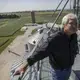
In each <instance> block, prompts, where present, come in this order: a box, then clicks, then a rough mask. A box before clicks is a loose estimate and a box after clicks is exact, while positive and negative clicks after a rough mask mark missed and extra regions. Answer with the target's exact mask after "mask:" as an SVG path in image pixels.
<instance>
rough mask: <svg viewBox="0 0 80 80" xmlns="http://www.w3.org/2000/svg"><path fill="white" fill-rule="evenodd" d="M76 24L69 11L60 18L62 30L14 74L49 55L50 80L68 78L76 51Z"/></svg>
mask: <svg viewBox="0 0 80 80" xmlns="http://www.w3.org/2000/svg"><path fill="white" fill-rule="evenodd" d="M77 26H78V20H77V16H76V15H74V14H72V13H70V14H67V15H66V16H64V17H63V19H62V30H61V31H59V32H57V33H56V34H55V35H54V37H53V38H52V40H51V41H50V42H49V44H48V46H47V47H46V48H45V49H40V50H39V51H38V52H35V54H33V55H32V56H30V57H29V58H28V59H27V61H25V62H24V63H23V65H21V67H19V68H18V69H17V70H16V71H15V74H17V72H18V73H21V72H24V70H25V69H26V68H27V67H28V66H31V65H33V64H34V63H35V62H37V61H39V60H42V59H44V58H45V57H48V56H49V62H50V65H51V67H52V70H51V73H52V80H68V79H69V76H70V73H71V67H72V65H73V63H74V59H75V56H76V54H77V53H78V44H77V34H76V31H77Z"/></svg>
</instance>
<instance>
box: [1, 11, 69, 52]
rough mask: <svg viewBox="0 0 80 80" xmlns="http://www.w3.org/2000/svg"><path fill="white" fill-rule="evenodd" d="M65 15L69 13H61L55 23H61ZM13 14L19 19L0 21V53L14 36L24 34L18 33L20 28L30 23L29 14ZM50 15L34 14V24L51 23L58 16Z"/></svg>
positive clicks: (48, 13) (50, 13) (46, 13)
mask: <svg viewBox="0 0 80 80" xmlns="http://www.w3.org/2000/svg"><path fill="white" fill-rule="evenodd" d="M67 13H69V12H68V11H64V12H63V14H62V15H61V16H60V18H59V20H58V21H57V23H58V24H60V23H61V19H62V17H63V16H64V15H65V14H67ZM8 14H12V13H8ZM13 14H14V13H13ZM15 14H16V15H19V16H21V17H20V18H15V19H0V45H1V46H0V53H1V52H2V51H3V50H4V49H5V48H6V46H7V45H9V44H10V43H11V42H12V40H14V39H15V37H16V36H18V35H20V34H23V33H24V32H21V31H20V28H21V27H23V26H24V24H26V23H31V22H32V21H31V14H30V12H16V13H15ZM52 14H53V12H35V18H36V23H46V22H53V21H54V19H55V18H56V16H57V15H58V12H56V13H55V15H54V16H53V17H52ZM4 43H5V44H4Z"/></svg>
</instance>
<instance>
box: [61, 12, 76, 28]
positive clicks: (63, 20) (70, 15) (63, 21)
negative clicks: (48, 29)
mask: <svg viewBox="0 0 80 80" xmlns="http://www.w3.org/2000/svg"><path fill="white" fill-rule="evenodd" d="M70 17H71V18H73V19H75V20H76V22H77V26H78V18H77V16H76V15H75V14H73V13H69V14H67V15H65V16H64V17H63V19H62V28H64V25H65V24H67V22H68V20H69V18H70Z"/></svg>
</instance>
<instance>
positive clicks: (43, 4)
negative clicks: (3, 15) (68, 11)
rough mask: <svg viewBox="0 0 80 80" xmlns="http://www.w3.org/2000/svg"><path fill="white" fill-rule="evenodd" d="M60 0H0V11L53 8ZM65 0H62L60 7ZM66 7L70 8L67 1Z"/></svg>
mask: <svg viewBox="0 0 80 80" xmlns="http://www.w3.org/2000/svg"><path fill="white" fill-rule="evenodd" d="M60 1H61V0H0V12H15V11H31V10H53V9H55V8H56V7H57V5H58V4H59V2H60ZM65 2H66V0H63V3H62V5H61V6H60V8H62V7H63V5H64V4H65ZM66 8H70V6H69V3H68V4H67V6H66Z"/></svg>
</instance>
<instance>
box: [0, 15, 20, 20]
mask: <svg viewBox="0 0 80 80" xmlns="http://www.w3.org/2000/svg"><path fill="white" fill-rule="evenodd" d="M11 18H20V16H19V15H16V14H9V15H8V14H1V15H0V19H11Z"/></svg>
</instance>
